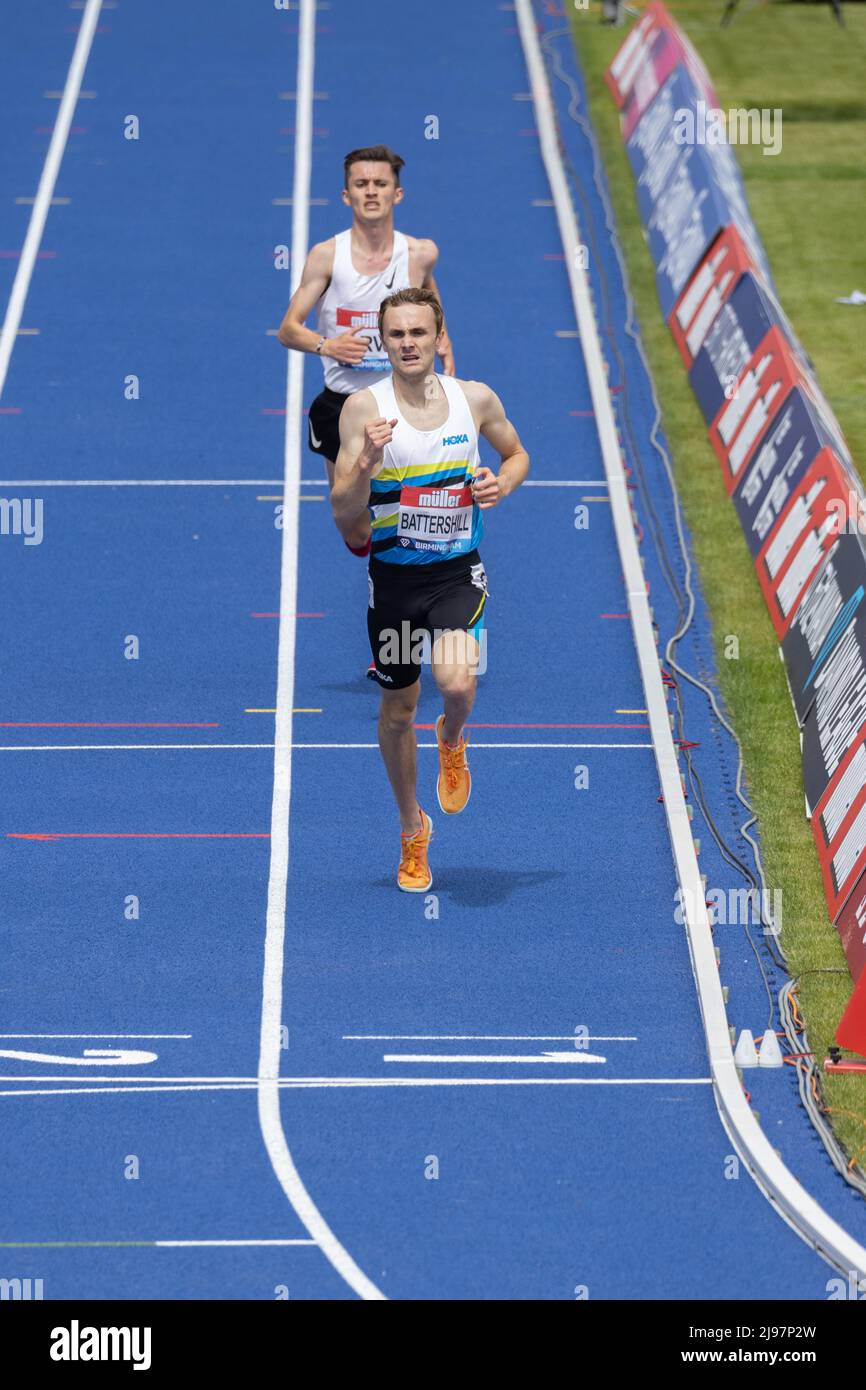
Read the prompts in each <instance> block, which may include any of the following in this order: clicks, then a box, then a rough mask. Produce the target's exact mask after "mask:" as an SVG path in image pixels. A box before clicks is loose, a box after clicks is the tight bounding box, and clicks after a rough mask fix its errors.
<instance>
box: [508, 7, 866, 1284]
mask: <svg viewBox="0 0 866 1390" xmlns="http://www.w3.org/2000/svg"><path fill="white" fill-rule="evenodd" d="M516 9H517V21H518V27H519V30H520V40H521V43H522V45H523V53H524V57H525V59H526V66H527V68H528V70H529V76H530V81H531V85H532V93H533V99H534V106H535V114H536V120H537V124H538V129H539V134H540V137H541V153H542V158H543V159H544V166H545V169H546V171H547V177H548V181H549V183H550V188H551V192H552V193H553V199H554V205H555V207H556V216H557V221H558V223H559V231H560V236H561V237H562V246H563V250H564V252H565V267H566V272H567V274H568V278H569V283H570V285H571V293H572V298H573V300H574V309H575V314H576V316H577V323H578V328H579V330H580V338H581V342H582V343H583V347H584V361H585V363H586V370H587V375H588V377H589V386H590V393H591V395H592V404H593V410H594V412H595V418H596V421H597V425H598V435H599V441H600V443H601V451H602V455H603V458H604V467H605V473H606V474H607V477H608V483H609V487H610V501H611V512H612V515H613V521H614V529H615V532H616V540H617V547H618V550H619V557H620V563H621V565H622V571H623V577H624V579H625V581H626V589H627V592H628V604H629V612H630V614H631V623H632V631H633V633H634V642H635V649H636V651H637V657H638V663H639V665H640V672H641V680H642V682H643V688H644V692H645V695H646V702H647V710H648V711H649V721H650V728H651V731H652V737H653V743H654V745H655V756H656V764H657V766H658V772H659V781H660V783H661V788H662V794H663V796H664V809H665V816H666V818H667V823H668V832H669V834H670V839H671V847H672V850H673V857H674V865H675V868H676V872H677V877H678V879H679V883H680V886H681V888H683V889H684V890H685V898H684V900H685V902H686V903H687V904H689V905H690V906H689V907H688V908H687V910H686V913H685V918H686V923H685V925H686V933H687V937H688V943H689V953H690V956H691V962H692V971H693V973H694V977H695V983H696V985H697V992H698V1002H699V1004H700V1009H701V1018H702V1020H703V1025H704V1033H705V1035H706V1040H707V1052H708V1055H709V1061H710V1070H711V1072H712V1076H713V1093H714V1095H715V1099H716V1105H717V1107H718V1111H719V1116H720V1118H721V1121H722V1124H723V1126H724V1128H725V1130H726V1132H727V1134H728V1136H729V1138H730V1139H731V1142H732V1143H733V1145H734V1147H735V1148H736V1150H737V1153H738V1154H739V1156H740V1158H741V1159H742V1161H743V1163H744V1164H745V1165H746V1167H747V1169H748V1171H749V1173H750V1174H751V1176H752V1177H753V1178H754V1180H755V1182H756V1183H757V1185H758V1187H759V1188H760V1190H761V1192H763V1194H764V1196H765V1197H766V1198H767V1200H768V1201H769V1202H770V1203H771V1204H772V1205H773V1206H774V1207H775V1209H776V1211H777V1212H778V1213H779V1215H780V1216H782V1218H783V1219H784V1220H785V1221H786V1222H787V1223H788V1225H789V1226H790V1227H791V1228H792V1229H793V1230H795V1231H796V1232H797V1234H798V1235H799V1236H800V1237H801V1238H802V1239H803V1240H805V1241H806V1243H807V1244H809V1245H811V1246H813V1247H814V1249H815V1250H816V1251H817V1253H818V1254H820V1255H822V1256H823V1257H824V1258H825V1259H826V1260H828V1262H829V1263H830V1264H833V1265H835V1266H836V1267H837V1268H839V1269H841V1270H844V1271H845V1272H848V1271H851V1270H854V1271H856V1272H857V1273H858V1274H860V1275H861V1276H862V1275H864V1274H866V1250H864V1248H863V1246H862V1245H860V1244H859V1242H858V1241H857V1240H856V1239H855V1237H854V1236H852V1235H850V1234H849V1232H847V1231H845V1230H844V1229H843V1228H842V1227H841V1226H840V1225H839V1223H838V1222H837V1221H834V1219H833V1218H832V1217H831V1216H830V1215H829V1213H828V1212H826V1211H824V1209H823V1207H821V1206H820V1205H819V1204H818V1203H817V1202H816V1201H815V1199H814V1197H811V1196H810V1195H809V1193H808V1192H806V1190H805V1188H804V1187H803V1186H802V1185H801V1184H800V1182H799V1181H798V1179H797V1178H796V1177H795V1176H794V1174H793V1173H792V1172H791V1171H790V1170H789V1169H788V1168H787V1167H786V1166H785V1164H784V1163H783V1162H782V1160H781V1159H780V1158H779V1156H778V1154H777V1153H776V1151H775V1149H774V1148H773V1146H772V1145H771V1143H770V1141H769V1140H768V1139H767V1136H766V1135H765V1134H764V1132H763V1130H762V1129H761V1127H760V1125H759V1124H758V1122H757V1120H756V1119H755V1117H754V1115H753V1114H752V1111H751V1109H750V1107H749V1103H748V1101H747V1100H746V1097H745V1095H744V1093H743V1088H742V1086H741V1085H740V1081H739V1078H738V1076H737V1069H736V1066H735V1065H734V1055H733V1051H732V1049H731V1040H730V1035H729V1033H728V1018H727V1013H726V1011H725V1003H724V999H723V997H722V986H721V981H720V978H719V970H718V966H717V964H716V958H715V954H714V950H713V938H712V932H711V930H710V922H709V917H708V915H707V909H706V905H705V900H704V892H703V888H702V886H701V872H700V868H699V866H698V860H697V855H696V852H695V844H694V840H693V838H692V831H691V822H690V821H689V817H688V811H687V808H686V802H685V796H684V794H683V788H682V782H681V780H680V769H679V762H678V760H677V753H676V749H675V748H674V743H673V734H672V731H671V727H670V723H669V721H668V709H667V702H666V700H665V695H664V688H663V686H662V680H661V671H660V666H659V658H658V651H657V649H656V645H655V640H654V637H653V630H652V619H651V616H650V608H649V599H648V595H647V591H646V583H645V581H644V577H643V570H642V568H641V563H640V554H639V551H638V547H637V540H636V538H635V533H634V527H633V525H632V520H631V512H630V501H629V496H628V490H627V484H626V478H625V473H624V471H623V464H622V458H621V455H620V451H619V445H618V443H617V435H616V422H615V420H614V415H613V407H612V405H611V397H610V393H609V391H608V387H607V378H606V376H605V372H604V361H603V358H602V352H601V344H600V341H599V334H598V326H597V324H596V320H595V309H594V307H593V303H592V299H591V297H590V289H589V277H588V274H587V272H586V270H585V269H583V260H582V257H581V256H580V255H579V254H578V248H579V247H580V246H581V240H580V231H579V227H578V222H577V215H576V213H575V210H574V204H573V202H572V198H571V194H570V191H569V188H568V183H567V180H566V177H565V173H564V170H563V166H562V159H561V156H560V150H559V141H558V135H557V128H556V117H555V114H554V107H553V99H552V97H551V94H550V88H549V86H548V81H547V72H546V69H545V66H544V59H543V57H542V53H541V46H540V44H539V41H538V32H537V30H536V27H535V15H534V13H533V9H532V0H516Z"/></svg>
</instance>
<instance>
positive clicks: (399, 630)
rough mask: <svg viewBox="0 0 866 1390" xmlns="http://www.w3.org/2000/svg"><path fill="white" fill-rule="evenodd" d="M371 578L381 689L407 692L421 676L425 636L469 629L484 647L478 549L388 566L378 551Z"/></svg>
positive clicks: (483, 583) (371, 625)
mask: <svg viewBox="0 0 866 1390" xmlns="http://www.w3.org/2000/svg"><path fill="white" fill-rule="evenodd" d="M368 577H369V583H370V603H369V607H368V609H367V632H368V634H369V637H370V650H371V652H372V654H373V661H374V662H375V666H376V679H377V681H378V683H379V685H380V686H381V687H382V689H383V690H405V688H406V687H407V686H409V685H413V684H414V683H415V681H416V680H417V679H418V677H419V676H420V674H421V666H422V662H423V653H424V651H425V644H424V642H423V637H424V634H427V635H428V636H429V638H430V640H431V642H432V641H435V639H436V637H437V636H438V635H439V634H440V633H443V632H449V631H459V632H469V633H471V634H472V636H473V637H474V638H475V640H476V641H477V642H479V643H481V644H482V650H483V636H482V634H483V630H484V626H485V618H486V610H487V575H486V574H485V572H484V566H483V565H482V563H481V559H480V557H479V554H478V551H477V550H471V551H469V552H468V553H467V554H466V555H456V556H453V557H452V558H451V559H450V560H433V561H430V562H429V563H428V564H422V565H395V564H388V562H387V561H385V560H378V559H377V558H376V557H375V555H374V556H372V557H371V559H370V568H369V571H368ZM427 659H428V660H429V658H427ZM480 670H483V665H481V666H480V667H479V671H480Z"/></svg>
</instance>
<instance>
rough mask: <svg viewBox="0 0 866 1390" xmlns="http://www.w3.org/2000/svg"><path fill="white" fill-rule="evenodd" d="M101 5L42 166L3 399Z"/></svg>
mask: <svg viewBox="0 0 866 1390" xmlns="http://www.w3.org/2000/svg"><path fill="white" fill-rule="evenodd" d="M101 4H102V0H87V6H86V8H85V11H84V15H83V17H82V20H81V28H80V29H79V31H78V38H77V40H76V43H75V48H74V50H73V53H72V61H71V63H70V64H69V72H68V73H67V75H66V84H65V86H64V88H63V97H62V99H61V102H60V107H59V109H58V112H57V120H56V121H55V122H54V130H53V132H52V135H51V143H50V145H49V146H48V153H47V155H46V156H45V163H44V165H43V166H42V177H41V178H40V180H39V188H38V189H37V192H36V197H35V198H34V200H33V211H32V212H31V214H30V221H29V223H28V224H27V235H26V236H25V238H24V245H23V247H22V248H21V257H20V260H19V261H18V269H17V271H16V272H15V279H14V281H13V282H12V293H11V294H10V295H9V304H8V306H7V309H6V317H5V319H4V320H3V327H2V329H0V396H2V395H3V387H4V386H5V384H6V375H7V373H8V371H9V360H10V358H11V356H12V348H13V347H14V345H15V336H16V334H17V332H18V329H19V328H20V326H21V315H22V314H23V312H24V304H25V301H26V299H27V291H28V290H29V288H30V278H31V276H32V274H33V267H34V265H35V264H36V253H37V251H38V250H39V243H40V241H41V240H42V233H43V231H44V229H45V219H46V218H47V216H48V209H49V208H50V207H51V199H52V198H53V196H54V186H55V184H56V182H57V175H58V173H59V171H60V161H61V160H62V159H63V152H64V150H65V149H66V141H67V139H68V138H69V127H70V126H71V124H72V117H73V114H74V112H75V103H76V102H77V101H78V94H79V92H80V91H81V82H82V79H83V77H84V69H85V68H86V66H87V59H88V58H89V56H90V48H91V45H92V43H93V35H94V32H95V30H96V21H97V20H98V19H99V10H100V6H101Z"/></svg>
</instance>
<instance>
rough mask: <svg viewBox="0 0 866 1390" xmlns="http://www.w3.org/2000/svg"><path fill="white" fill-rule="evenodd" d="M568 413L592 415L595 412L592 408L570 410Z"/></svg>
mask: <svg viewBox="0 0 866 1390" xmlns="http://www.w3.org/2000/svg"><path fill="white" fill-rule="evenodd" d="M568 413H569V415H583V416H587V415H594V414H595V411H594V410H570V411H569V412H568Z"/></svg>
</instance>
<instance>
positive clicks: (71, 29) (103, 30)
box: [64, 24, 111, 34]
mask: <svg viewBox="0 0 866 1390" xmlns="http://www.w3.org/2000/svg"><path fill="white" fill-rule="evenodd" d="M80 29H81V25H80V24H67V26H66V29H65V31H64V32H65V33H67V34H77V33H78V32H79V30H80ZM93 32H94V34H110V33H111V27H110V26H109V25H108V24H97V26H96V28H95V29H94V31H93Z"/></svg>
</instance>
